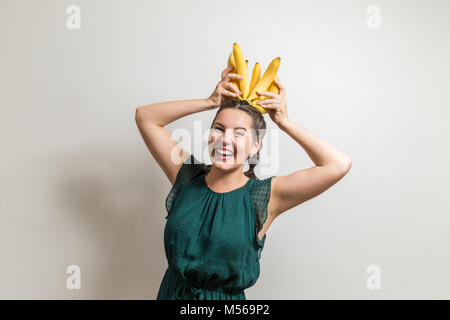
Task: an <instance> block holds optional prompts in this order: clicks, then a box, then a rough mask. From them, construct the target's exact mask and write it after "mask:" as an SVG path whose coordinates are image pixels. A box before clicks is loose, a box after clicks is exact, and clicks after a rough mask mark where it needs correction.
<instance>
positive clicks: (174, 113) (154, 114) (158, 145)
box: [135, 98, 215, 185]
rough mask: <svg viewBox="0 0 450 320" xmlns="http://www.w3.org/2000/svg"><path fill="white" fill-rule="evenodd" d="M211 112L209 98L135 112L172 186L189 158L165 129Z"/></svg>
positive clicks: (144, 135)
mask: <svg viewBox="0 0 450 320" xmlns="http://www.w3.org/2000/svg"><path fill="white" fill-rule="evenodd" d="M212 108H215V106H214V105H213V103H212V102H211V100H210V99H209V98H208V99H192V100H179V101H168V102H162V103H155V104H150V105H145V106H140V107H137V108H136V115H135V118H136V124H137V126H138V128H139V132H140V133H141V136H142V138H143V139H144V142H145V144H146V145H147V148H148V150H149V151H150V153H151V154H152V156H153V158H155V160H156V162H157V163H158V165H159V166H160V167H161V169H162V170H163V171H164V173H165V174H166V176H167V178H168V179H169V181H170V183H171V184H172V185H173V184H174V182H175V179H176V177H177V174H178V171H179V170H180V168H181V166H182V164H183V162H184V161H185V160H186V159H188V158H189V157H190V154H189V153H188V152H187V151H185V150H184V149H182V148H181V147H180V146H179V145H178V143H177V142H176V141H175V140H173V139H172V136H171V134H170V133H169V132H168V131H167V130H166V128H164V126H166V125H167V124H169V123H171V122H173V121H175V120H177V119H179V118H181V117H184V116H186V115H189V114H192V113H195V112H200V111H205V110H209V109H212ZM180 158H181V159H182V160H180Z"/></svg>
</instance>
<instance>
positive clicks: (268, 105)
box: [261, 103, 280, 110]
mask: <svg viewBox="0 0 450 320" xmlns="http://www.w3.org/2000/svg"><path fill="white" fill-rule="evenodd" d="M261 107H263V108H264V109H273V110H275V109H278V108H280V105H279V104H278V103H266V104H261Z"/></svg>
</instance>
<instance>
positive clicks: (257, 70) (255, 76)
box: [249, 62, 261, 92]
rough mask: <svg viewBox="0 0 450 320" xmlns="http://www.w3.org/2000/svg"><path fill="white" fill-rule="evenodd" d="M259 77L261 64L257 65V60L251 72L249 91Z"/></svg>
mask: <svg viewBox="0 0 450 320" xmlns="http://www.w3.org/2000/svg"><path fill="white" fill-rule="evenodd" d="M260 77H261V66H260V65H259V62H256V63H255V66H254V67H253V73H252V81H251V82H250V89H249V90H250V92H251V91H252V90H253V88H254V87H255V85H256V83H257V82H258V81H259V78H260Z"/></svg>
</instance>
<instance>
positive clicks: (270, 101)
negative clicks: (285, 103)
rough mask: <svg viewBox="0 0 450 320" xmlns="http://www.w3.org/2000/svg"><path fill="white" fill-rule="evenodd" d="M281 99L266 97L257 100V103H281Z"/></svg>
mask: <svg viewBox="0 0 450 320" xmlns="http://www.w3.org/2000/svg"><path fill="white" fill-rule="evenodd" d="M280 102H281V101H280V100H279V99H265V100H261V101H256V103H257V104H261V105H262V104H269V103H280Z"/></svg>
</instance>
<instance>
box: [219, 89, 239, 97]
mask: <svg viewBox="0 0 450 320" xmlns="http://www.w3.org/2000/svg"><path fill="white" fill-rule="evenodd" d="M221 93H222V95H224V96H230V97H239V94H238V93H236V92H234V91H230V90H225V89H224V90H223V91H222V92H221Z"/></svg>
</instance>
